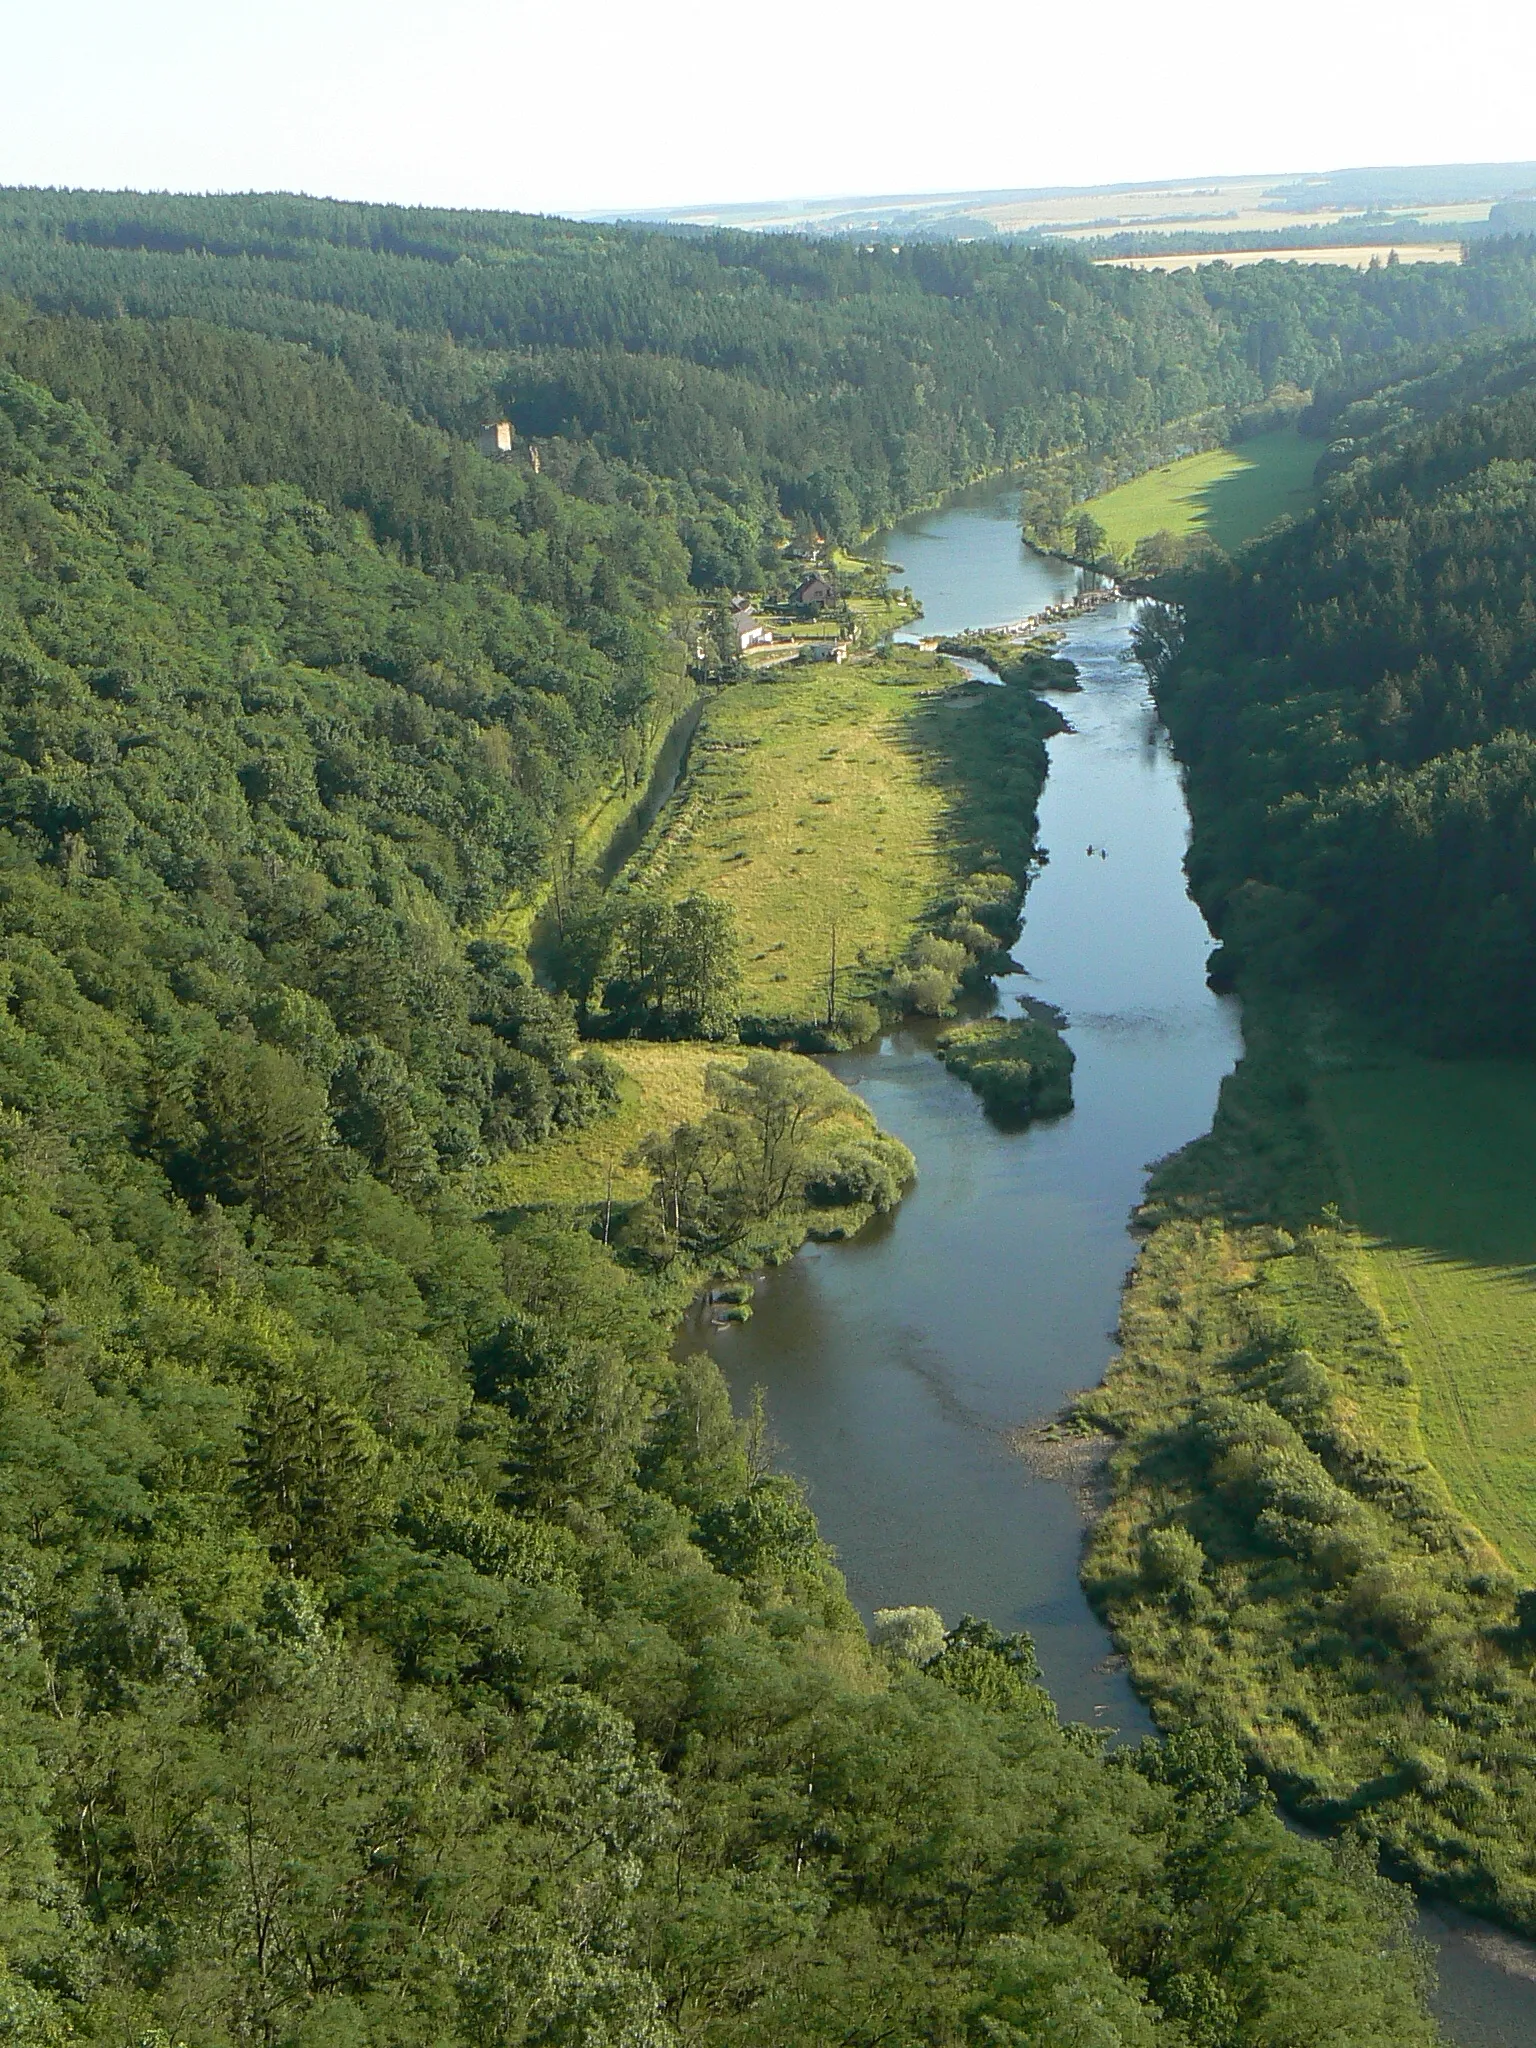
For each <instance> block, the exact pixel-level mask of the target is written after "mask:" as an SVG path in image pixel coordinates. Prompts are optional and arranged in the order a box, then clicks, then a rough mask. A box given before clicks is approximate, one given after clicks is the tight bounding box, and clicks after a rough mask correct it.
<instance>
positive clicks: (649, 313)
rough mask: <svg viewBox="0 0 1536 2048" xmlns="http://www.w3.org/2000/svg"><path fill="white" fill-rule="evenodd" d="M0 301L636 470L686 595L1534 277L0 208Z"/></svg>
mask: <svg viewBox="0 0 1536 2048" xmlns="http://www.w3.org/2000/svg"><path fill="white" fill-rule="evenodd" d="M0 290H3V291H9V292H10V293H12V294H14V295H15V296H16V297H17V298H18V299H21V300H24V301H26V302H27V303H28V304H29V305H33V306H36V307H39V308H42V309H45V310H48V311H53V312H73V313H77V314H85V315H87V316H90V317H93V318H100V317H104V316H108V317H116V316H120V315H123V314H128V315H137V316H141V317H143V318H146V319H152V320H155V321H163V320H166V319H196V320H199V321H203V322H210V323H212V324H214V325H216V326H218V327H220V328H225V329H231V328H238V329H243V330H247V331H251V332H257V333H261V334H264V335H267V336H269V337H272V338H274V339H280V340H290V341H299V342H302V343H304V344H305V345H306V346H308V347H309V348H311V349H312V350H314V351H316V352H318V353H320V354H322V355H324V356H326V357H328V358H331V359H333V360H334V361H336V362H337V363H339V364H342V365H344V366H345V368H346V370H347V372H348V374H349V376H350V377H351V378H352V379H353V380H354V381H355V382H356V384H357V385H358V386H360V387H361V388H362V389H364V390H366V391H368V392H370V393H372V394H374V395H376V396H381V397H385V398H388V399H390V400H391V401H393V402H395V403H398V404H400V405H402V406H404V407H405V408H406V409H408V410H409V411H410V412H411V413H412V414H413V415H414V416H416V417H417V418H419V419H424V420H432V421H434V422H436V423H437V424H438V425H440V426H443V427H445V428H447V429H448V430H449V431H451V432H453V433H454V434H456V435H458V436H460V437H465V436H468V435H471V434H473V433H474V432H475V430H476V429H477V428H478V426H479V425H480V423H481V422H482V421H483V420H484V419H485V418H486V417H487V416H488V415H490V414H493V413H505V414H506V415H507V416H508V417H510V418H511V419H512V420H513V422H514V423H515V425H516V427H517V429H518V431H519V433H520V434H521V435H523V436H524V437H532V438H533V439H534V441H535V444H536V445H537V446H538V447H539V448H540V449H541V452H542V453H544V454H545V455H546V456H548V457H549V459H550V460H551V461H553V462H554V464H555V465H556V466H557V468H558V469H559V470H560V473H561V474H562V475H563V476H564V477H565V478H566V480H567V481H568V482H571V483H572V484H573V486H574V488H576V489H577V490H578V491H579V492H580V493H581V494H582V495H584V496H589V497H597V498H599V499H608V498H612V497H615V496H617V497H619V498H621V499H623V498H633V497H634V496H635V495H636V494H637V492H640V491H642V490H643V486H642V485H641V483H640V482H639V480H638V478H637V475H636V472H641V473H643V474H644V475H645V476H646V477H650V478H654V479H662V480H664V484H663V485H662V488H661V490H660V494H659V495H660V498H661V500H662V502H663V506H664V509H665V511H666V513H667V515H668V516H669V517H670V518H672V519H673V520H675V521H676V522H677V524H678V525H679V527H680V529H681V532H682V534H683V538H684V540H685V542H686V544H687V546H688V550H689V557H690V562H691V567H692V575H693V580H694V582H695V584H696V585H698V586H699V587H701V588H717V587H724V586H726V585H730V586H732V587H736V588H746V589H755V588H758V587H760V586H761V584H762V582H763V580H764V577H765V575H768V574H771V570H772V560H773V558H772V555H771V553H770V554H768V555H767V557H766V559H765V548H767V547H769V546H770V544H771V543H772V542H774V541H775V540H777V538H778V537H779V535H780V533H781V532H782V531H784V529H785V526H786V523H789V524H793V523H795V522H797V521H799V522H803V523H805V524H808V525H811V526H814V527H816V528H817V529H818V530H821V531H824V532H829V533H831V534H833V535H835V536H836V537H838V538H841V539H851V538H853V537H855V536H856V534H857V533H858V532H860V531H861V530H863V529H867V528H869V527H871V526H874V525H876V524H878V523H879V522H881V521H882V520H885V519H887V518H889V517H891V516H893V515H894V514H896V513H898V512H901V511H905V510H908V509H910V508H911V507H912V506H914V505H917V504H921V503H924V502H926V501H927V500H929V499H930V498H932V497H934V496H935V495H936V494H937V493H939V492H940V491H942V490H944V489H945V488H947V487H948V486H950V485H952V484H955V483H961V482H965V481H968V480H969V479H970V478H972V477H973V476H976V475H978V474H980V473H981V472H983V471H984V470H987V469H995V468H1000V467H1004V466H1007V465H1009V464H1035V465H1043V466H1044V469H1045V471H1046V472H1047V477H1046V486H1047V491H1048V495H1050V496H1051V497H1052V498H1053V499H1054V498H1055V497H1061V498H1062V499H1063V501H1064V504H1070V503H1075V502H1077V501H1078V499H1080V498H1081V497H1082V496H1084V495H1087V494H1088V492H1089V490H1090V489H1092V488H1096V487H1098V486H1099V485H1101V484H1103V483H1105V482H1108V481H1113V480H1115V479H1116V478H1117V477H1118V476H1120V475H1122V474H1126V473H1129V472H1130V471H1131V470H1134V469H1135V468H1136V467H1138V466H1146V465H1147V464H1149V463H1151V462H1153V461H1156V460H1162V459H1165V458H1166V457H1167V456H1168V455H1171V454H1174V453H1177V452H1181V451H1183V450H1184V449H1186V448H1189V447H1192V446H1197V445H1208V444H1209V443H1210V442H1211V441H1213V440H1215V439H1219V438H1220V437H1221V436H1222V435H1223V434H1224V433H1225V432H1226V431H1228V430H1229V428H1230V427H1231V426H1232V425H1233V423H1235V422H1237V421H1239V420H1241V418H1242V417H1243V415H1244V414H1245V413H1247V412H1249V411H1251V410H1252V409H1254V408H1260V409H1262V408H1263V407H1264V406H1265V405H1266V404H1267V403H1269V402H1271V401H1272V400H1274V399H1275V397H1276V395H1277V394H1278V395H1279V397H1280V399H1281V401H1282V402H1283V403H1286V404H1297V403H1300V402H1301V394H1303V393H1305V392H1307V391H1310V390H1312V389H1313V388H1314V387H1315V386H1316V385H1317V384H1318V383H1319V381H1320V380H1324V379H1328V378H1330V377H1333V376H1336V375H1337V374H1339V373H1341V372H1343V371H1345V370H1347V369H1348V368H1349V366H1351V365H1353V364H1355V363H1356V362H1358V361H1360V360H1362V359H1364V360H1368V361H1371V362H1373V363H1379V361H1380V359H1382V358H1386V359H1388V360H1395V359H1396V358H1397V357H1398V356H1399V355H1401V354H1403V353H1404V352H1405V351H1406V352H1411V351H1412V350H1414V349H1415V348H1423V347H1425V346H1428V345H1433V344H1438V343H1445V342H1451V341H1455V340H1456V339H1458V338H1459V337H1461V336H1463V335H1466V334H1468V333H1470V332H1474V331H1479V330H1488V329H1493V330H1497V329H1501V328H1505V329H1523V328H1525V327H1527V326H1528V325H1529V324H1530V321H1531V319H1532V317H1533V315H1536V261H1533V254H1532V250H1531V247H1530V245H1529V244H1527V243H1523V242H1520V241H1518V240H1499V241H1494V242H1490V243H1488V244H1486V245H1484V246H1481V247H1479V248H1478V249H1477V251H1476V252H1475V254H1474V256H1473V258H1472V260H1470V261H1469V262H1468V263H1467V264H1466V265H1464V266H1461V267H1454V266H1442V265H1426V266H1408V265H1404V266H1401V267H1399V268H1391V269H1385V270H1380V271H1376V272H1372V273H1369V274H1368V275H1366V276H1364V277H1359V276H1356V275H1355V274H1353V273H1349V272H1341V271H1330V270H1327V269H1323V268H1317V269H1304V268H1300V267H1297V266H1287V265H1274V266H1259V267H1255V268H1250V269H1241V270H1228V269H1226V268H1224V267H1222V268H1218V269H1209V270H1203V271H1200V272H1192V273H1188V274H1184V275H1180V276H1161V275H1159V276H1147V277H1138V276H1133V275H1132V274H1130V273H1127V272H1124V271H1120V270H1114V269H1095V268H1094V267H1093V266H1092V265H1091V264H1089V263H1087V262H1086V261H1084V260H1083V258H1082V257H1081V256H1079V255H1077V254H1075V253H1074V252H1072V251H1070V250H1065V249H1052V248H1046V249H1042V248H1031V247H1023V246H1014V245H1012V244H1008V243H985V244H982V243H977V244H952V245H936V244H924V243H917V244H913V245H912V246H910V247H892V246H890V245H888V244H885V243H880V244H858V243H849V242H830V241H827V242H822V241H813V240H808V239H806V238H804V237H800V236H787V235H757V236H749V235H738V234H713V235H706V236H691V237H686V238H685V237H680V236H676V235H671V234H664V233H654V232H644V231H641V230H636V229H622V228H607V227H594V226H580V225H578V224H576V223H572V222H567V221H558V220H545V219H537V218H531V217H525V216H519V215H510V214H476V213H457V212H440V211H432V210H427V209H407V208H397V207H375V206H360V205H344V204H340V203H336V202H330V201H319V200H308V199H302V198H297V197H291V196H286V195H279V196H274V197H266V198H255V197H244V198H227V199H192V198H181V197H175V196H169V195H144V194H133V193H86V192H37V191H22V190H11V191H7V192H4V193H0ZM49 381H50V384H51V388H53V389H54V390H55V391H56V393H57V394H58V395H60V396H67V395H80V396H82V397H86V396H87V393H86V392H85V391H84V390H82V391H80V392H79V393H78V394H76V392H75V387H74V384H73V381H72V378H71V376H70V374H69V372H68V371H67V370H61V369H59V368H58V367H57V366H55V367H54V368H53V369H52V370H51V371H50V376H49ZM551 441H553V442H554V443H556V446H555V447H553V448H550V447H548V446H547V445H546V444H547V443H549V442H551Z"/></svg>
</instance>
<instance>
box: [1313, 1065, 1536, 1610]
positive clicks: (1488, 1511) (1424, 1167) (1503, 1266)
mask: <svg viewBox="0 0 1536 2048" xmlns="http://www.w3.org/2000/svg"><path fill="white" fill-rule="evenodd" d="M1318 1094H1319V1098H1320V1101H1321V1103H1322V1106H1323V1107H1324V1109H1325V1111H1326V1113H1327V1116H1328V1119H1329V1121H1330V1123H1331V1126H1332V1131H1333V1134H1334V1136H1335V1139H1336V1142H1337V1145H1338V1150H1339V1154H1340V1160H1341V1165H1342V1167H1343V1177H1344V1185H1345V1191H1346V1198H1347V1200H1348V1202H1349V1204H1350V1206H1351V1208H1352V1210H1353V1212H1354V1214H1353V1218H1352V1220H1354V1221H1356V1222H1357V1223H1358V1224H1359V1226H1360V1229H1361V1230H1362V1231H1363V1232H1364V1233H1365V1235H1366V1237H1367V1240H1368V1243H1369V1247H1370V1248H1369V1250H1368V1252H1367V1260H1368V1264H1369V1267H1370V1270H1371V1273H1372V1276H1373V1278H1374V1280H1375V1284H1376V1287H1377V1290H1378V1292H1379V1294H1380V1297H1381V1301H1382V1305H1383V1307H1384V1308H1385V1310H1386V1313H1387V1315H1388V1316H1389V1318H1390V1319H1391V1321H1392V1324H1393V1326H1394V1329H1395V1332H1396V1335H1397V1337H1398V1340H1399V1342H1400V1343H1401V1345H1402V1347H1403V1350H1404V1352H1405V1354H1406V1357H1407V1360H1408V1363H1409V1364H1410V1366H1411V1367H1412V1369H1413V1373H1414V1376H1415V1378H1416V1380H1417V1381H1418V1385H1419V1390H1420V1427H1421V1429H1422V1432H1423V1438H1424V1444H1425V1448H1426V1450H1427V1452H1428V1454H1429V1456H1430V1457H1431V1458H1432V1459H1433V1460H1434V1462H1435V1464H1436V1466H1437V1467H1438V1468H1439V1470H1440V1472H1441V1474H1442V1475H1443V1477H1444V1479H1445V1481H1446V1484H1447V1485H1448V1486H1449V1488H1450V1490H1451V1493H1452V1496H1453V1497H1454V1499H1455V1501H1456V1504H1457V1506H1458V1507H1459V1508H1460V1509H1461V1511H1462V1513H1463V1514H1465V1515H1467V1516H1469V1517H1470V1518H1471V1519H1472V1520H1473V1521H1474V1522H1476V1523H1477V1525H1478V1526H1479V1528H1481V1529H1482V1531H1483V1533H1484V1534H1485V1535H1486V1536H1488V1537H1489V1539H1490V1540H1491V1541H1492V1542H1494V1543H1496V1544H1497V1545H1498V1546H1499V1548H1500V1549H1501V1550H1502V1551H1503V1553H1504V1555H1505V1557H1506V1559H1507V1560H1508V1562H1509V1563H1510V1565H1511V1566H1512V1567H1513V1568H1515V1569H1516V1570H1518V1571H1521V1572H1525V1573H1529V1574H1530V1575H1532V1576H1533V1577H1536V1167H1533V1161H1536V1068H1533V1067H1530V1066H1525V1065H1518V1064H1515V1063H1513V1062H1504V1061H1443V1062H1442V1061H1435V1060H1421V1059H1413V1058H1409V1057H1407V1056H1403V1057H1400V1058H1394V1059H1392V1060H1390V1061H1388V1062H1385V1063H1383V1064H1381V1065H1378V1066H1371V1067H1362V1068H1356V1069H1348V1070H1340V1071H1334V1072H1332V1073H1328V1074H1326V1075H1324V1076H1322V1077H1321V1078H1320V1080H1319V1083H1318Z"/></svg>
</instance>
